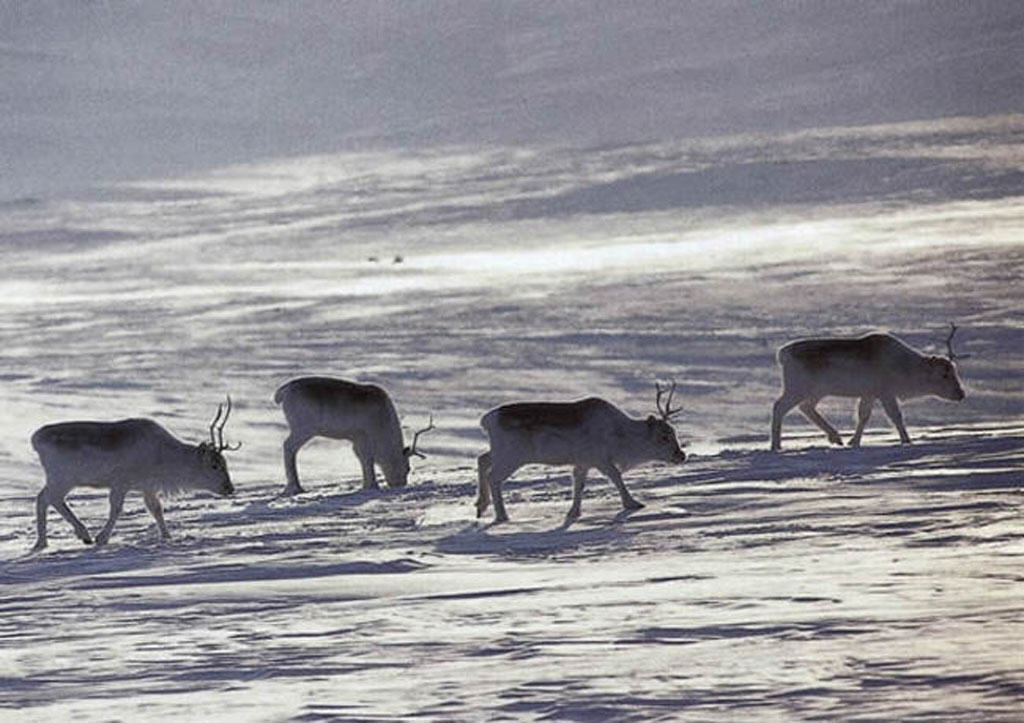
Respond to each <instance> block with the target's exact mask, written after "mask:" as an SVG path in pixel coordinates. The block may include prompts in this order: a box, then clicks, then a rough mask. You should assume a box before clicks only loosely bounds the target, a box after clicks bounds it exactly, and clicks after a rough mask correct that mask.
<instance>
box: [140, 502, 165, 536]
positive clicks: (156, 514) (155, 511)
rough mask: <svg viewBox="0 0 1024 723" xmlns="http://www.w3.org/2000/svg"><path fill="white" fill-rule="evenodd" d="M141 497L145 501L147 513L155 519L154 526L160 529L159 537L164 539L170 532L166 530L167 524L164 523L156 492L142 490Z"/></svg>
mask: <svg viewBox="0 0 1024 723" xmlns="http://www.w3.org/2000/svg"><path fill="white" fill-rule="evenodd" d="M142 499H143V500H144V501H145V503H146V509H147V510H149V514H151V515H153V519H154V520H156V526H157V527H158V528H159V529H160V537H161V538H162V539H164V540H167V539H169V538H170V536H171V533H169V532H168V531H167V525H166V524H164V508H163V507H162V506H161V505H160V498H159V497H157V496H156V492H153V491H147V492H144V493H143V496H142Z"/></svg>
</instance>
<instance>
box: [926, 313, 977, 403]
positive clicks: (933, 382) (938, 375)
mask: <svg viewBox="0 0 1024 723" xmlns="http://www.w3.org/2000/svg"><path fill="white" fill-rule="evenodd" d="M949 327H950V328H949V336H947V337H946V356H944V357H941V356H933V357H929V358H928V383H929V391H930V392H931V393H932V394H934V395H935V396H937V397H941V398H942V399H948V400H950V401H953V402H959V401H961V400H963V398H964V397H965V396H966V395H965V394H964V388H963V386H962V385H961V384H960V378H959V377H958V376H957V373H956V364H955V362H956V360H957V359H967V358H968V357H970V354H957V353H956V352H954V351H953V335H954V334H956V324H953V323H952V322H951V323H950V325H949Z"/></svg>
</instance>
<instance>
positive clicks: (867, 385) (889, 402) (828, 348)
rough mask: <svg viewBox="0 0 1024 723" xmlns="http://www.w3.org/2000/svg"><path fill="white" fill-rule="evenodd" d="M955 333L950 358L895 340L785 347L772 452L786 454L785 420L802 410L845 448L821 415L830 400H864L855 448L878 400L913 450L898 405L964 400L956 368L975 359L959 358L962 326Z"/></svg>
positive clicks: (877, 337) (880, 337)
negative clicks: (929, 398) (924, 399)
mask: <svg viewBox="0 0 1024 723" xmlns="http://www.w3.org/2000/svg"><path fill="white" fill-rule="evenodd" d="M950 327H951V328H950V331H949V336H948V337H946V349H947V354H946V356H945V357H941V356H926V355H925V354H922V353H921V352H919V351H917V350H915V349H912V348H911V347H909V346H907V345H906V344H905V343H903V342H902V341H900V340H899V339H897V338H896V337H895V336H893V335H891V334H866V335H864V336H860V337H857V338H852V339H847V338H838V339H803V340H801V341H794V342H791V343H789V344H786V345H785V346H783V347H781V348H780V349H779V353H778V361H779V364H781V365H782V386H783V389H782V396H780V397H779V398H778V400H777V401H776V402H775V406H774V407H773V408H772V441H771V448H772V450H773V451H778V450H779V449H780V448H781V440H780V438H781V436H782V418H783V417H784V416H785V415H786V412H788V411H789V410H790V409H792V408H793V407H796V406H799V408H800V411H801V412H803V413H804V416H806V417H807V418H808V419H809V420H811V421H812V422H813V423H814V424H816V425H817V426H818V427H820V428H821V429H822V430H823V431H824V432H825V434H826V435H828V440H829V442H831V443H832V444H838V445H841V444H842V443H843V440H842V438H841V437H840V436H839V432H837V431H836V429H835V428H834V427H833V426H832V425H831V424H829V423H828V422H827V421H826V420H825V418H824V417H822V416H821V415H820V414H819V413H818V411H817V410H816V409H815V406H816V405H817V403H818V401H819V400H821V399H822V398H823V397H827V396H834V397H860V401H859V402H858V404H857V428H856V430H855V431H854V433H853V436H852V437H851V438H850V441H849V445H850V446H851V447H858V446H860V439H861V435H862V434H863V433H864V427H865V425H867V423H868V419H870V418H871V408H872V406H873V405H874V403H875V400H876V399H877V400H879V401H881V403H882V409H884V410H885V413H886V415H887V416H888V417H889V419H890V420H891V421H892V423H893V425H895V427H896V429H897V431H898V432H899V435H900V442H901V443H902V444H910V435H908V434H907V429H906V427H904V426H903V414H902V413H901V412H900V407H899V403H898V402H897V401H896V400H897V399H910V398H912V397H920V396H925V395H929V394H931V395H934V396H937V397H940V398H942V399H948V400H950V401H954V402H959V401H961V400H962V399H963V398H964V390H963V387H962V386H961V385H960V379H959V378H958V377H957V373H956V365H955V364H954V362H955V361H956V360H957V359H966V358H967V357H968V356H970V355H963V356H960V355H958V354H955V353H954V352H953V335H954V334H956V325H955V324H950Z"/></svg>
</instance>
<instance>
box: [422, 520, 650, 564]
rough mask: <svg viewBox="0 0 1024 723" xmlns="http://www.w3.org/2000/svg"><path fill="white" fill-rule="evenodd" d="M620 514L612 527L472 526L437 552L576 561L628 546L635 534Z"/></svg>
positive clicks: (443, 540) (454, 535)
mask: <svg viewBox="0 0 1024 723" xmlns="http://www.w3.org/2000/svg"><path fill="white" fill-rule="evenodd" d="M627 516H628V515H623V513H620V514H619V515H616V517H615V518H613V520H612V523H611V524H599V526H582V525H580V523H579V521H575V522H567V521H563V522H561V523H560V524H558V525H556V526H554V527H550V528H547V529H543V530H516V529H515V526H514V525H515V523H514V522H505V523H501V524H495V523H493V522H489V523H486V524H480V523H476V522H475V523H472V524H470V525H467V526H465V527H463V528H462V529H460V530H457V531H456V532H454V533H452V534H450V535H446V536H444V537H441V538H440V539H438V540H437V541H436V542H435V543H434V549H435V550H436V551H437V552H439V553H443V554H448V555H491V556H496V557H501V558H505V559H513V560H514V559H536V558H551V557H557V556H560V555H563V554H566V555H567V554H572V557H573V558H574V559H578V558H580V557H594V556H601V555H604V554H607V552H608V549H609V548H611V547H620V546H627V545H628V544H629V540H630V539H632V538H633V537H634V536H635V534H636V533H635V532H633V531H630V530H626V529H624V528H623V526H622V525H621V522H622V521H624V520H625V519H626V517H627Z"/></svg>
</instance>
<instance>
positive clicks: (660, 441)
mask: <svg viewBox="0 0 1024 723" xmlns="http://www.w3.org/2000/svg"><path fill="white" fill-rule="evenodd" d="M654 388H655V390H656V391H657V396H656V397H655V398H654V406H655V407H656V408H657V410H658V416H657V417H655V416H654V415H653V414H652V415H650V416H648V417H647V442H648V443H649V444H650V445H651V447H652V458H654V459H660V460H662V461H664V462H677V463H682V462H684V461H686V453H685V452H683V450H682V449H681V448H680V446H679V440H678V439H677V438H676V430H675V429H673V428H672V424H671V420H672V418H673V417H675V416H676V415H677V414H679V413H680V412H682V411H683V409H682V407H676V408H675V409H672V397H673V396H674V395H675V393H676V383H675V382H672V386H671V387H670V388H669V390H668V397H667V398H666V400H665V405H664V406H662V404H661V397H662V395H663V394H664V393H665V390H664V389H662V388H661V384H660V383H659V382H655V383H654Z"/></svg>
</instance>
